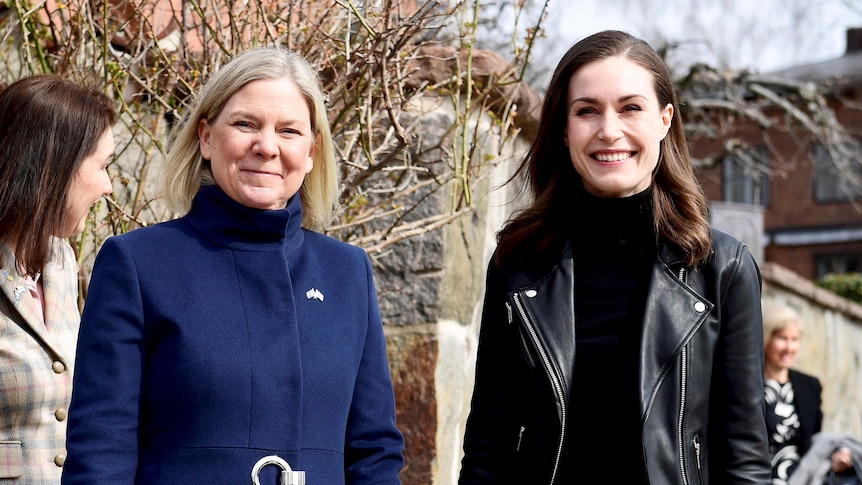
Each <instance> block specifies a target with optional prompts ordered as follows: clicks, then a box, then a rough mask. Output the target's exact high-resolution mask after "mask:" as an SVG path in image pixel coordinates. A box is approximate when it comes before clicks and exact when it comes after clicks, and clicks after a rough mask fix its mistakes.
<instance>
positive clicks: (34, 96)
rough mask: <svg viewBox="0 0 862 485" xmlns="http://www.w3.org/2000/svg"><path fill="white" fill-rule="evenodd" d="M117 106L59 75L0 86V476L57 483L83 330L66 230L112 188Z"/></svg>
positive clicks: (77, 229)
mask: <svg viewBox="0 0 862 485" xmlns="http://www.w3.org/2000/svg"><path fill="white" fill-rule="evenodd" d="M114 122H115V114H114V108H113V106H112V104H111V101H110V99H108V98H107V97H106V96H105V95H104V94H102V93H101V92H99V91H96V90H94V89H90V88H88V87H83V86H80V85H78V84H75V83H73V82H71V81H68V80H65V79H62V78H60V77H57V76H53V75H37V76H31V77H27V78H23V79H21V80H19V81H17V82H15V83H13V84H11V85H10V86H9V87H8V88H6V90H4V91H3V93H2V94H0V187H3V190H2V192H0V290H2V291H0V483H15V484H23V485H36V484H40V485H41V484H44V485H49V484H50V485H57V484H58V483H60V472H61V470H62V467H63V463H64V461H65V459H66V451H65V439H66V416H67V410H68V408H69V400H70V398H71V394H72V364H73V362H74V360H75V341H76V339H77V336H78V324H79V322H80V314H79V313H78V265H77V263H76V261H75V254H74V253H73V251H72V248H71V246H70V245H69V243H68V241H67V238H69V237H71V236H74V235H76V234H79V233H81V231H83V230H84V225H85V221H86V219H87V215H88V214H89V213H90V207H91V206H92V205H93V204H94V203H95V202H96V201H97V200H99V199H100V198H101V197H102V195H104V194H109V193H111V179H110V177H109V176H108V173H107V171H106V167H107V165H108V163H109V162H110V161H111V159H112V158H113V153H114V140H113V134H112V131H111V126H112V125H113V124H114Z"/></svg>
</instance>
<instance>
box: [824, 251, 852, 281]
mask: <svg viewBox="0 0 862 485" xmlns="http://www.w3.org/2000/svg"><path fill="white" fill-rule="evenodd" d="M814 262H815V264H816V265H817V279H818V280H819V279H821V278H823V277H824V276H826V275H827V274H831V273H837V274H846V273H859V272H862V253H832V254H817V255H815V256H814Z"/></svg>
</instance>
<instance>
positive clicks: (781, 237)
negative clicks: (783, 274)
mask: <svg viewBox="0 0 862 485" xmlns="http://www.w3.org/2000/svg"><path fill="white" fill-rule="evenodd" d="M774 74H776V75H778V76H781V77H784V78H788V79H794V80H799V81H805V82H812V83H815V84H817V85H820V86H824V87H826V88H827V92H828V93H829V104H830V105H831V106H832V108H833V109H834V110H835V114H836V117H837V120H838V121H839V122H840V123H841V124H842V125H843V126H844V128H845V130H846V131H847V132H848V133H850V134H852V135H853V136H854V137H857V138H862V29H850V30H848V32H847V50H846V53H845V54H844V55H843V56H842V57H839V58H837V59H833V60H829V61H824V62H818V63H814V64H808V65H802V66H797V67H794V68H791V69H787V70H785V71H782V72H779V73H774ZM776 116H777V115H776ZM732 139H740V140H744V141H745V142H747V143H748V144H749V145H750V146H752V147H754V148H755V150H754V152H755V156H756V157H758V158H760V159H761V160H762V161H764V162H765V163H766V165H765V166H768V167H769V169H768V170H756V169H752V166H751V164H748V163H745V161H743V160H740V159H738V158H736V157H734V156H732V155H728V153H729V152H728V151H727V150H726V149H725V147H726V143H727V141H728V140H732ZM692 151H693V154H694V156H695V157H696V158H698V159H704V160H715V161H717V163H714V164H711V165H710V166H709V167H708V168H700V169H699V170H698V176H699V178H700V180H701V182H702V184H703V186H704V189H705V190H706V193H707V197H708V198H709V199H710V201H712V202H713V204H712V208H711V211H712V215H713V223H714V224H715V225H716V226H717V227H722V226H724V228H726V229H727V230H728V231H729V232H732V233H735V234H736V235H737V236H738V237H740V238H742V239H743V240H746V241H747V242H749V245H750V246H752V249H753V252H755V255H756V256H758V257H761V258H762V259H763V260H765V261H769V262H774V263H778V264H780V265H782V266H784V267H786V268H789V269H791V270H792V271H794V272H796V273H798V274H800V275H802V276H803V277H805V278H808V279H817V278H819V277H822V276H823V275H824V274H827V273H836V272H837V273H846V272H862V189H860V188H859V187H858V186H857V185H854V184H853V183H851V182H850V179H851V178H852V176H849V175H848V174H859V175H862V153H854V155H853V157H851V158H852V161H851V163H850V164H849V165H847V166H844V167H842V168H841V169H839V168H837V167H836V165H841V164H840V163H839V164H836V163H833V161H832V157H831V156H830V155H829V153H828V152H827V151H826V150H825V149H824V148H823V146H821V145H820V144H818V143H814V142H812V137H811V136H810V135H808V134H804V133H798V132H797V133H788V132H787V130H783V129H780V128H769V129H762V128H761V127H760V126H758V125H757V124H755V123H753V122H752V123H735V124H732V125H731V127H730V128H729V129H728V130H727V131H725V132H722V134H721V137H720V139H718V140H702V139H701V140H696V139H695V140H692ZM728 214H730V215H728ZM740 214H743V215H740ZM761 214H762V218H761ZM717 219H718V220H717ZM761 228H762V229H761Z"/></svg>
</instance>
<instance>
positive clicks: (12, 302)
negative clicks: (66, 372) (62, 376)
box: [0, 244, 68, 359]
mask: <svg viewBox="0 0 862 485" xmlns="http://www.w3.org/2000/svg"><path fill="white" fill-rule="evenodd" d="M60 254H63V248H59V249H58V256H59V255H60ZM0 257H2V259H0V261H2V262H3V263H2V270H0V289H2V292H3V297H4V298H5V300H6V301H5V302H0V309H2V311H3V312H4V313H8V314H9V317H10V318H11V319H12V321H14V322H15V323H17V324H18V325H19V326H21V327H22V329H23V330H24V331H26V332H27V333H29V334H30V335H32V336H33V337H34V338H35V339H36V340H38V341H39V342H40V343H41V345H42V346H43V347H45V348H46V350H47V351H48V352H49V353H51V354H52V355H53V356H54V357H55V358H60V359H62V358H63V355H64V354H63V353H62V352H60V349H58V348H57V347H56V346H55V345H54V339H53V338H52V336H51V332H50V330H49V327H48V326H46V323H45V322H47V321H62V320H58V318H62V317H60V316H59V315H57V314H56V311H61V308H62V306H63V305H62V303H63V300H62V297H61V295H58V294H57V292H56V287H57V283H58V282H57V277H58V276H59V275H58V274H57V272H58V270H59V268H58V266H57V264H58V263H57V262H54V261H52V262H49V263H48V265H47V267H46V268H45V274H43V278H47V279H45V280H43V282H42V283H43V288H45V291H44V293H43V297H44V298H45V301H46V302H47V304H46V305H45V314H44V316H43V312H42V309H41V305H42V304H41V303H40V302H39V300H37V299H36V298H34V297H33V295H31V294H30V290H29V289H28V288H27V285H26V283H25V280H24V277H23V276H21V275H20V274H18V272H17V271H16V270H15V266H16V260H15V256H14V254H13V253H12V250H11V249H10V248H9V247H8V246H6V245H5V244H0ZM60 259H62V260H63V261H61V264H68V263H67V262H66V261H65V259H66V258H60ZM58 297H60V298H59V299H58ZM57 303H59V305H58V304H57ZM16 314H17V315H16Z"/></svg>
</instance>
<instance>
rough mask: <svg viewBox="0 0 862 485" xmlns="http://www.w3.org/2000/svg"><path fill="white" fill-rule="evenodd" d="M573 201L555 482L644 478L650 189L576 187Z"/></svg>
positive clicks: (653, 250) (651, 247) (653, 237)
mask: <svg viewBox="0 0 862 485" xmlns="http://www.w3.org/2000/svg"><path fill="white" fill-rule="evenodd" d="M575 204H576V206H575V207H574V208H573V210H572V213H573V216H572V226H571V231H570V236H569V237H570V239H571V242H572V250H573V256H574V261H575V295H574V298H575V341H576V347H575V369H574V382H573V386H572V390H571V400H570V403H569V408H570V413H569V416H570V420H569V424H568V427H567V429H566V433H567V436H566V443H567V445H566V447H565V449H564V456H563V459H562V462H561V475H560V478H561V480H560V481H559V483H611V482H612V481H613V479H611V480H610V481H608V480H609V477H625V480H624V481H625V483H626V484H648V483H649V482H648V481H647V478H646V474H645V472H644V464H643V463H644V461H643V449H642V445H641V443H642V441H641V420H640V397H639V392H638V388H639V379H638V369H639V366H640V337H641V327H642V323H643V313H644V308H645V305H646V296H647V291H648V289H649V283H650V282H649V278H650V274H651V268H652V265H653V264H654V261H655V254H656V235H655V229H654V225H653V216H652V190H651V189H647V190H646V191H643V192H641V193H639V194H635V195H633V196H630V197H625V198H613V199H611V198H601V197H596V196H593V195H590V194H588V193H586V192H584V191H581V193H580V194H579V195H578V196H577V197H576V198H575ZM573 480H574V481H573ZM575 481H576V482H575Z"/></svg>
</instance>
